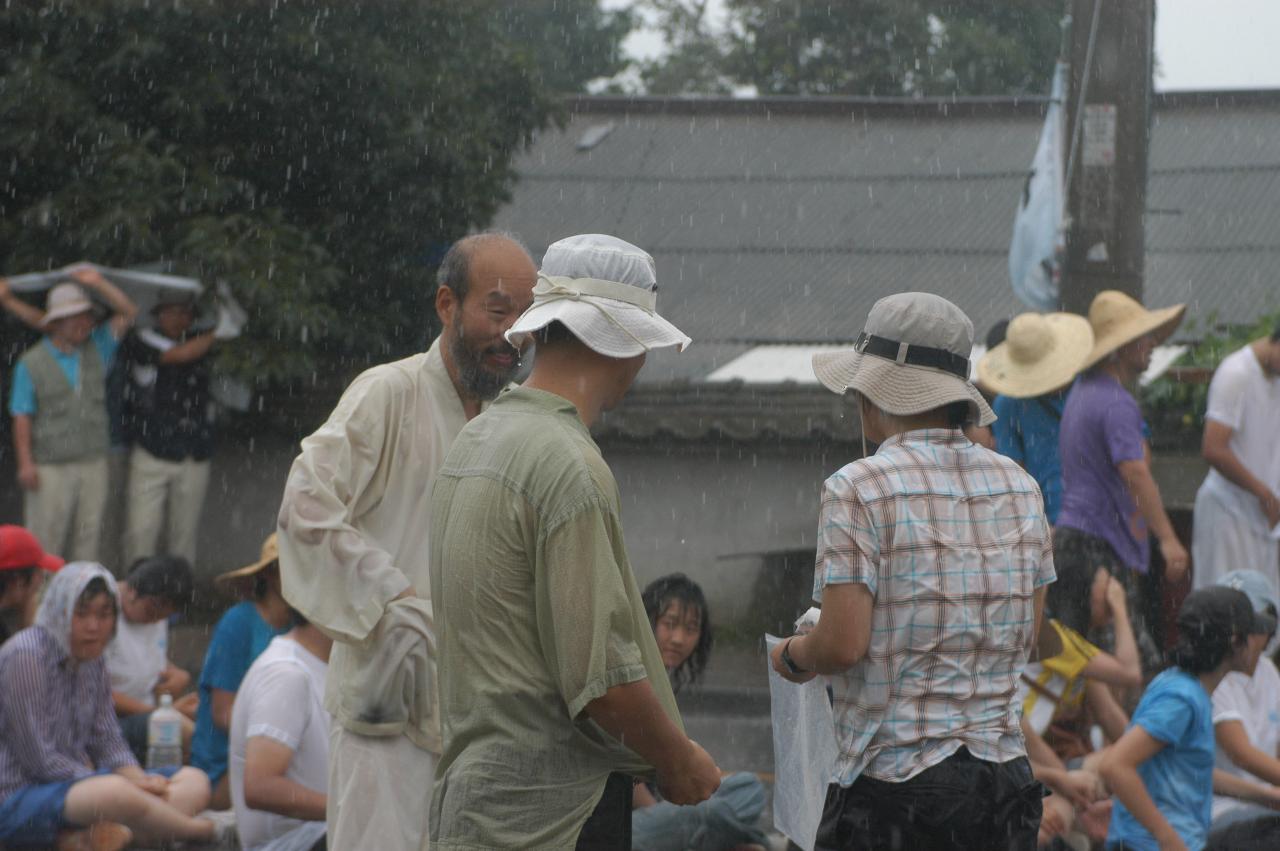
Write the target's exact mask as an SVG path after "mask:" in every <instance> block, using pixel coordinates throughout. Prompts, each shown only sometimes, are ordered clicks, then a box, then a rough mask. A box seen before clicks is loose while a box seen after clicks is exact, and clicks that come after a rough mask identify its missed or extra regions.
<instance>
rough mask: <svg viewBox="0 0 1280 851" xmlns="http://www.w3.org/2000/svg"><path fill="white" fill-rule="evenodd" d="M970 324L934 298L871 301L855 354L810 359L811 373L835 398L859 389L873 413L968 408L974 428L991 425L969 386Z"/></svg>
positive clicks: (984, 402) (905, 295)
mask: <svg viewBox="0 0 1280 851" xmlns="http://www.w3.org/2000/svg"><path fill="white" fill-rule="evenodd" d="M972 351H973V323H972V322H970V321H969V317H968V316H965V314H964V311H962V310H961V309H960V308H958V307H956V306H955V305H954V304H952V303H951V302H949V301H947V300H946V299H945V298H943V297H942V296H938V295H934V294H933V293H898V294H897V295H891V296H886V297H885V298H882V299H880V300H879V301H877V302H876V303H875V305H874V306H872V308H871V312H870V313H869V314H867V322H866V325H865V326H864V328H863V331H862V334H861V335H860V336H859V337H858V342H857V344H856V345H855V346H854V348H853V349H852V350H845V351H839V352H824V353H821V354H816V355H814V356H813V373H814V375H816V376H817V377H818V380H819V381H821V382H822V383H823V384H824V385H826V387H827V389H828V390H831V391H832V392H833V393H840V394H843V393H844V392H845V391H846V390H856V391H858V392H859V393H861V394H862V395H864V396H866V397H867V398H868V399H870V400H871V403H872V404H873V405H875V406H876V407H877V408H879V409H881V410H882V411H885V412H887V413H890V414H894V415H896V416H908V415H911V414H920V413H924V412H925V411H931V410H933V409H934V408H941V407H943V406H945V405H948V404H950V403H952V402H967V403H969V411H970V415H971V418H972V419H973V420H974V421H976V422H977V423H978V424H979V425H989V424H990V423H993V422H995V420H996V415H995V413H993V412H992V410H991V406H990V405H988V404H987V400H986V399H984V398H982V394H981V393H979V392H978V388H976V387H974V386H973V384H972V383H971V382H970V381H969V355H970V353H972Z"/></svg>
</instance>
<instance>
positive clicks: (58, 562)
mask: <svg viewBox="0 0 1280 851" xmlns="http://www.w3.org/2000/svg"><path fill="white" fill-rule="evenodd" d="M66 563H67V562H66V560H65V559H61V558H58V557H57V556H56V555H53V554H52V553H45V554H44V556H43V557H41V559H40V564H39V565H38V567H39V568H40V569H41V570H47V571H49V572H50V573H57V572H58V571H59V570H62V566H63V565H64V564H66Z"/></svg>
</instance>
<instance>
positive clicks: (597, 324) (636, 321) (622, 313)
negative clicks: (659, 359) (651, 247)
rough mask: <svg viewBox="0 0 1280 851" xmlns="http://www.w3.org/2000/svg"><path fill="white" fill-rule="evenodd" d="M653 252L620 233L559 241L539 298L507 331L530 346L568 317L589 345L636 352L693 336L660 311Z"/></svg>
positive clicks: (682, 343) (542, 274) (616, 354)
mask: <svg viewBox="0 0 1280 851" xmlns="http://www.w3.org/2000/svg"><path fill="white" fill-rule="evenodd" d="M657 290H658V281H657V275H656V272H655V268H654V264H653V258H652V257H650V256H649V254H648V253H646V252H644V251H642V250H641V249H639V248H637V247H636V246H634V245H632V244H631V243H629V242H624V241H623V240H621V239H618V238H617V237H614V236H606V235H604V234H597V233H589V234H582V235H579V236H571V237H568V238H566V239H562V240H560V241H559V242H555V243H552V245H551V246H550V247H549V248H547V253H546V254H545V255H544V256H543V258H542V269H541V270H540V271H539V272H538V283H537V285H536V286H534V288H533V305H532V306H531V307H530V308H529V309H528V310H526V311H525V312H524V314H523V315H522V316H521V317H520V318H519V319H517V320H516V322H515V324H514V325H512V326H511V329H510V330H509V331H507V334H506V337H507V342H509V343H511V345H513V346H516V347H517V348H523V346H524V344H525V343H526V342H528V340H529V338H530V337H531V336H532V334H533V333H534V332H535V331H538V330H540V329H542V328H545V327H546V326H548V325H550V324H551V323H552V322H560V323H562V324H564V326H565V327H567V328H568V329H569V330H570V331H571V332H573V335H574V336H575V337H577V338H578V339H579V340H581V341H582V343H583V344H584V345H586V346H587V347H588V348H589V349H591V350H593V351H595V352H598V353H600V354H602V355H604V356H606V357H611V358H630V357H635V356H636V355H639V354H643V353H644V352H648V351H652V350H654V349H662V348H666V347H668V346H676V347H678V348H679V349H680V351H684V350H685V348H687V347H688V345H689V343H690V342H691V341H690V340H689V338H688V336H686V335H685V333H684V332H683V331H681V330H680V329H679V328H677V327H676V326H674V325H672V324H671V323H670V322H668V321H667V320H665V319H663V318H662V317H661V316H659V315H658V312H657V302H658V292H657Z"/></svg>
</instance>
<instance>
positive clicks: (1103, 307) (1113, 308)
mask: <svg viewBox="0 0 1280 851" xmlns="http://www.w3.org/2000/svg"><path fill="white" fill-rule="evenodd" d="M1186 312H1187V306H1186V305H1185V304H1175V305H1174V306H1173V307H1164V308H1161V309H1159V310H1147V309H1146V308H1145V307H1143V306H1142V305H1141V304H1139V303H1138V302H1136V301H1134V300H1133V297H1132V296H1128V295H1125V294H1124V293H1122V292H1120V291H1118V290H1103V291H1102V292H1100V293H1098V294H1097V295H1096V296H1094V298H1093V304H1091V305H1089V324H1090V325H1091V326H1093V351H1091V352H1090V353H1089V357H1087V358H1085V361H1084V366H1083V367H1082V369H1091V368H1092V367H1094V366H1096V365H1097V364H1098V362H1099V361H1101V360H1102V359H1103V358H1105V357H1106V356H1107V355H1109V354H1111V353H1112V352H1114V351H1115V350H1116V349H1118V348H1120V347H1121V346H1124V345H1125V344H1127V343H1132V342H1133V341H1134V340H1139V339H1141V338H1142V337H1144V336H1146V335H1147V334H1153V335H1154V336H1155V338H1156V343H1157V344H1159V343H1163V342H1164V341H1165V340H1166V339H1168V337H1169V335H1170V334H1172V333H1173V332H1174V330H1175V329H1176V328H1177V327H1178V325H1179V323H1181V322H1182V317H1183V314H1185V313H1186Z"/></svg>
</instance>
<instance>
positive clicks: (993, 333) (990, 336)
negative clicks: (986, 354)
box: [983, 319, 1009, 350]
mask: <svg viewBox="0 0 1280 851" xmlns="http://www.w3.org/2000/svg"><path fill="white" fill-rule="evenodd" d="M1008 331H1009V320H1008V319H1001V320H1000V321H999V322H997V323H996V324H995V325H992V326H991V330H989V331H987V339H986V340H984V341H983V342H985V343H986V344H987V349H988V350H990V349H994V348H995V347H996V346H998V345H1000V344H1001V343H1003V342H1004V338H1005V335H1006V334H1007V333H1008Z"/></svg>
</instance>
